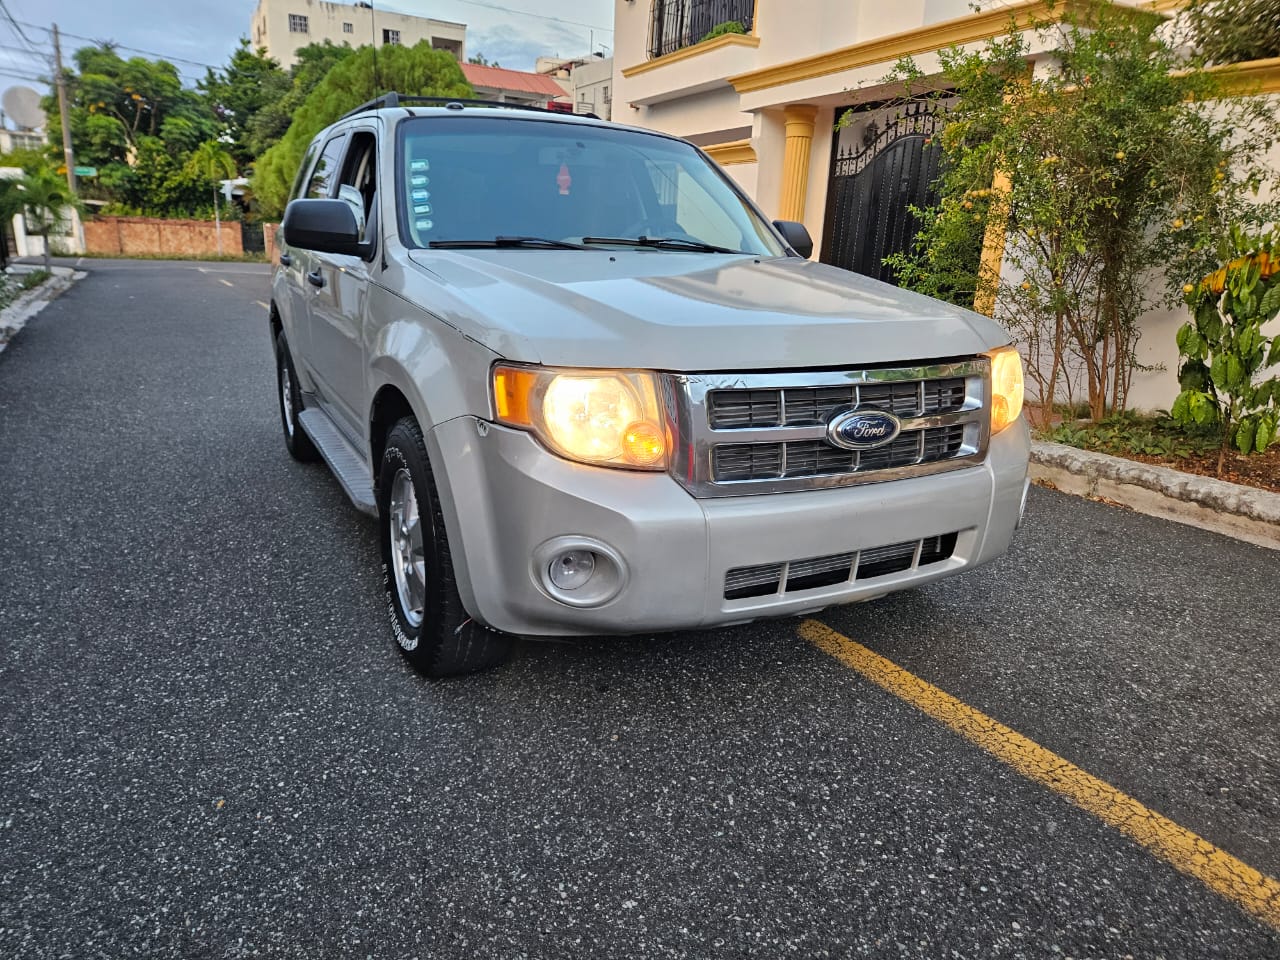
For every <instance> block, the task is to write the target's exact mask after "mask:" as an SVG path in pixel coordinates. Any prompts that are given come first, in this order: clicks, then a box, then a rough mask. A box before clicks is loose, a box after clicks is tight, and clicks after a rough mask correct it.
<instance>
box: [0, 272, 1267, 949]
mask: <svg viewBox="0 0 1280 960" xmlns="http://www.w3.org/2000/svg"><path fill="white" fill-rule="evenodd" d="M86 268H87V269H89V270H90V271H91V273H90V276H89V277H88V278H87V279H85V280H83V281H81V282H80V283H78V284H77V285H76V286H75V287H74V288H72V290H71V291H70V292H69V293H67V294H66V295H65V296H63V297H62V298H61V299H60V300H58V301H56V302H55V303H54V304H52V305H51V306H50V307H49V308H48V309H47V310H46V311H45V312H44V313H43V314H41V315H40V316H39V317H38V318H36V319H35V320H34V321H33V322H32V323H31V324H30V325H29V326H28V327H27V328H26V330H24V331H23V332H22V333H21V334H20V335H19V336H18V337H17V339H16V340H15V341H14V342H13V343H12V344H11V345H10V347H9V349H8V350H7V351H6V352H5V353H4V354H3V355H0V723H2V724H3V740H2V742H0V750H2V754H0V956H2V957H6V958H7V957H13V958H24V960H25V958H46V957H48V958H54V957H74V958H82V957H84V958H93V957H107V958H112V960H114V958H122V957H134V956H148V957H184V958H186V957H190V958H232V957H245V956H263V957H306V958H316V957H326V956H357V957H364V956H369V957H378V958H382V957H387V958H408V957H419V958H425V957H485V958H488V957H495V958H496V957H503V958H508V957H526V956H528V957H721V956H723V957H769V958H773V957H786V956H797V957H826V956H831V957H843V956H869V957H898V956H905V957H916V956H919V957H966V958H967V957H974V958H979V957H981V958H985V957H1029V958H1042V957H1075V958H1084V957H1090V958H1117V960H1119V958H1124V957H1134V958H1152V957H1165V958H1171V960H1172V958H1187V957H1224V958H1233V960H1238V958H1248V957H1253V958H1270V960H1274V958H1276V957H1280V934H1278V933H1277V932H1276V931H1275V930H1272V929H1271V928H1269V927H1267V926H1266V925H1264V924H1263V923H1261V922H1259V921H1258V920H1256V919H1254V918H1253V917H1252V916H1251V915H1249V914H1247V913H1245V912H1244V911H1242V910H1241V909H1239V908H1238V907H1237V906H1235V905H1234V904H1233V903H1231V902H1229V901H1228V900H1225V899H1222V898H1220V897H1219V896H1217V895H1216V894H1214V893H1212V892H1210V891H1209V890H1208V889H1207V888H1205V887H1204V886H1202V885H1201V884H1200V883H1199V882H1198V881H1196V880H1194V879H1192V878H1190V877H1187V876H1185V875H1183V874H1181V873H1179V872H1177V871H1176V870H1175V869H1173V868H1172V867H1171V866H1169V865H1168V864H1166V863H1165V862H1163V861H1162V860H1160V859H1158V858H1156V857H1154V856H1152V854H1150V853H1149V852H1148V851H1147V850H1145V849H1143V848H1142V847H1139V846H1137V845H1136V844H1134V843H1132V842H1130V841H1129V840H1127V839H1125V838H1124V837H1123V836H1121V835H1120V834H1119V833H1117V832H1116V831H1115V830H1113V829H1112V828H1110V827H1108V826H1106V825H1104V824H1103V823H1101V822H1099V821H1098V820H1096V819H1094V818H1093V817H1092V816H1091V815H1089V814H1087V813H1085V812H1083V811H1081V810H1079V809H1077V808H1076V807H1074V806H1072V805H1071V804H1070V803H1068V802H1067V801H1066V800H1064V799H1062V798H1061V797H1059V796H1058V795H1057V794H1055V793H1053V792H1051V791H1049V790H1047V789H1045V788H1044V787H1041V786H1039V785H1036V784H1034V783H1032V782H1030V781H1027V780H1025V779H1023V778H1022V777H1021V776H1020V775H1019V774H1018V773H1016V772H1014V771H1013V770H1012V769H1010V768H1009V767H1006V766H1004V765H1003V764H1002V763H1000V762H999V761H997V760H995V759H994V758H992V757H991V756H989V755H988V754H986V753H984V752H982V751H981V750H979V749H978V748H976V747H974V746H972V745H970V744H969V743H968V742H966V741H965V740H962V739H961V738H959V737H958V736H956V735H955V734H953V733H951V732H950V731H949V730H947V729H946V728H945V727H943V726H941V725H940V724H938V723H936V722H935V721H933V720H931V719H929V718H927V717H925V716H924V715H923V714H921V713H919V712H917V711H916V710H915V709H914V708H913V707H911V706H908V705H907V704H905V703H903V702H902V701H900V700H898V699H895V698H894V697H893V696H891V695H889V694H888V693H886V692H884V691H883V690H881V689H880V688H879V687H877V686H874V685H873V684H871V683H869V682H868V681H866V680H864V679H863V678H862V677H861V676H859V675H857V674H855V673H853V672H851V671H850V670H848V669H847V668H845V667H844V666H842V665H841V664H840V663H839V662H837V661H836V660H834V659H832V658H830V657H828V656H826V655H825V654H823V653H822V652H820V651H819V650H818V649H816V648H815V647H813V646H811V645H809V644H808V643H806V642H805V641H804V640H802V639H800V638H799V637H798V635H797V625H798V624H797V621H794V620H791V621H781V622H771V623H764V624H755V625H750V626H745V627H740V628H736V629H732V630H727V631H723V632H718V633H700V634H680V635H672V636H660V637H653V638H649V637H641V638H632V639H624V640H596V641H586V642H581V643H573V644H534V643H525V644H522V645H521V646H519V648H518V650H517V653H516V656H515V658H514V659H513V661H512V662H511V663H510V665H508V666H507V667H505V668H503V669H501V670H498V671H495V672H492V673H489V674H486V675H482V676H477V677H471V678H466V679H462V680H458V681H453V682H448V683H441V684H433V683H430V682H427V681H424V680H422V679H420V678H418V677H417V676H416V675H414V674H413V673H412V672H411V671H410V670H409V669H408V667H407V666H406V665H405V663H404V662H403V660H402V659H401V657H400V656H399V654H398V652H397V651H396V649H395V647H394V644H393V643H392V641H391V639H390V634H389V631H388V628H387V624H386V614H385V608H384V603H383V599H382V594H381V582H380V580H381V576H380V570H379V565H378V561H377V557H376V543H375V535H374V529H373V526H372V523H371V522H370V521H368V520H367V519H365V518H363V517H361V516H360V515H358V514H357V513H356V512H355V511H354V510H353V509H351V508H350V507H349V506H348V504H347V503H346V501H345V499H344V497H343V494H342V493H341V491H340V489H339V487H338V485H337V483H336V482H335V481H334V480H332V478H330V477H329V475H328V474H327V472H326V471H325V469H324V467H322V466H318V465H311V466H303V465H299V464H296V463H294V462H293V461H292V460H290V459H289V457H288V456H287V454H286V453H285V451H284V448H283V446H282V443H281V440H280V437H279V425H278V420H277V414H276V407H275V401H274V380H273V367H272V358H271V351H270V345H269V341H268V336H267V331H266V322H265V314H264V311H263V308H262V307H261V306H260V305H259V304H258V303H257V302H256V301H262V300H265V299H266V298H267V280H266V276H265V272H264V268H260V267H256V266H252V265H246V264H231V263H228V264H207V265H204V267H203V269H201V268H199V267H197V266H196V265H193V264H163V263H154V262H140V263H127V262H107V261H99V262H87V263H86ZM1278 585H1280V554H1278V553H1275V552H1269V551H1266V550H1263V549H1260V548H1256V547H1252V546H1249V545H1246V544H1242V543H1238V542H1235V541H1233V540H1229V539H1225V538H1222V537H1219V536H1215V535H1213V534H1209V533H1204V532H1201V531H1198V530H1194V529H1190V528H1186V527H1182V526H1178V525H1176V524H1172V523H1167V522H1163V521H1160V520H1154V519H1150V518H1147V517H1142V516H1138V515H1135V514H1132V513H1128V512H1125V511H1122V510H1118V509H1114V508H1111V507H1107V506H1104V505H1100V504H1094V503H1088V502H1084V501H1080V500H1076V499H1073V498H1069V497H1065V496H1062V495H1058V494H1055V493H1052V492H1048V491H1042V490H1036V491H1034V492H1033V496H1032V499H1031V503H1030V510H1029V521H1028V526H1027V527H1026V528H1025V529H1024V531H1023V532H1022V534H1021V535H1020V539H1019V540H1018V542H1017V545H1016V547H1015V549H1014V551H1013V552H1012V553H1011V555H1010V556H1008V557H1007V558H1005V559H1004V560H1002V561H1001V562H998V563H996V564H993V565H991V566H989V567H987V568H984V569H982V570H980V571H976V572H974V573H972V574H970V575H968V576H965V577H963V578H960V579H953V580H950V581H947V582H945V583H941V584H937V585H933V586H930V587H928V588H926V589H923V590H918V591H913V592H910V593H907V594H902V595H898V596H896V597H891V598H886V599H884V600H881V601H877V602H875V603H872V604H868V605H864V606H861V607H855V608H844V609H837V610H833V611H828V612H827V613H826V614H824V615H823V616H822V617H821V619H822V620H823V621H824V622H825V623H827V624H829V625H831V626H832V627H834V628H835V629H837V630H839V631H841V632H842V633H844V634H846V635H848V636H850V637H852V638H854V639H855V640H858V641H860V642H861V643H864V644H866V645H867V646H869V647H870V648H871V649H873V650H875V651H877V652H879V653H881V654H883V655H885V656H887V657H889V658H890V659H892V660H893V661H895V662H896V663H898V664H899V665H901V666H903V667H905V668H906V669H908V670H911V671H913V672H914V673H916V674H917V675H918V676H920V677H922V678H924V679H925V680H927V681H929V682H931V683H934V684H936V685H937V686H939V687H941V688H942V689H944V690H946V691H947V692H949V693H951V694H952V695H954V696H956V697H958V698H960V699H961V700H963V701H965V702H967V703H969V704H971V705H973V706H974V707H977V708H978V709H980V710H982V711H984V712H986V713H988V714H990V715H991V716H992V717H995V718H996V719H998V720H1000V721H1002V722H1003V723H1005V724H1007V725H1008V726H1010V727H1012V728H1013V729H1015V730H1017V731H1019V732H1020V733H1022V734H1024V735H1026V736H1027V737H1030V738H1032V739H1033V740H1035V741H1037V742H1039V743H1040V744H1042V745H1044V746H1045V747H1047V748H1049V749H1050V750H1053V751H1055V752H1056V753H1058V754H1060V755H1061V756H1063V757H1065V758H1066V759H1068V760H1070V761H1072V762H1073V763H1076V764H1078V765H1079V766H1081V767H1083V768H1084V769H1086V770H1088V771H1089V772H1091V773H1093V774H1095V775H1097V776H1099V777H1101V778H1103V779H1104V780H1106V781H1108V782H1109V783H1111V784H1112V785H1114V786H1115V787H1117V788H1119V789H1121V790H1123V791H1125V792H1127V793H1128V794H1130V795H1132V796H1134V797H1136V798H1137V799H1139V800H1141V801H1142V802H1143V803H1145V804H1147V805H1149V806H1151V807H1153V808H1154V809H1156V810H1158V811H1159V812H1160V813H1162V814H1164V815H1165V816H1167V817H1169V818H1171V819H1172V820H1174V821H1176V822H1177V823H1179V824H1181V825H1182V826H1185V827H1187V828H1189V829H1191V830H1194V831H1196V832H1197V833H1199V834H1201V835H1202V836H1204V837H1205V838H1206V839H1208V840H1209V841H1212V842H1213V843H1215V844H1218V845H1219V846H1221V847H1222V848H1223V849H1225V850H1227V851H1228V852H1230V853H1231V854H1234V855H1235V856H1236V857H1239V858H1240V859H1242V860H1244V861H1246V862H1247V863H1249V864H1251V865H1252V866H1254V867H1256V868H1257V869H1259V870H1261V871H1263V872H1264V873H1268V874H1271V875H1272V876H1277V875H1280V682H1278V681H1280V655H1278V654H1280V629H1278V628H1277V627H1276V619H1275V598H1276V590H1277V586H1278Z"/></svg>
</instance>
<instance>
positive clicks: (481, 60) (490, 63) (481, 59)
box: [467, 53, 502, 67]
mask: <svg viewBox="0 0 1280 960" xmlns="http://www.w3.org/2000/svg"><path fill="white" fill-rule="evenodd" d="M467 63H474V64H475V65H476V66H477V67H500V66H502V64H500V63H499V62H498V61H497V60H490V59H489V58H488V57H486V56H485V55H484V54H483V53H477V54H475V55H474V56H470V57H467Z"/></svg>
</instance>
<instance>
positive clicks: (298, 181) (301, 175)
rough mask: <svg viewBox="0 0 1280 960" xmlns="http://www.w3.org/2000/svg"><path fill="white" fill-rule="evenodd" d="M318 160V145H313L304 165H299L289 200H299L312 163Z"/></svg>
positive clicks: (304, 159) (304, 158) (308, 150)
mask: <svg viewBox="0 0 1280 960" xmlns="http://www.w3.org/2000/svg"><path fill="white" fill-rule="evenodd" d="M315 158H316V145H315V144H314V143H313V144H312V145H311V146H310V147H308V148H307V155H306V156H305V157H303V158H302V163H301V164H299V165H298V172H297V174H296V175H295V176H294V178H293V189H292V190H290V191H289V199H290V200H297V199H298V196H299V195H300V194H301V193H302V184H303V181H304V180H305V179H306V176H307V171H308V170H310V169H311V161H312V160H314V159H315Z"/></svg>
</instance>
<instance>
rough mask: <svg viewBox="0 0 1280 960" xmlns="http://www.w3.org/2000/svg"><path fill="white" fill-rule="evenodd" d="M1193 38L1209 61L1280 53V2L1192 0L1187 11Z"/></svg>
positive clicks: (1267, 56) (1222, 61) (1266, 57)
mask: <svg viewBox="0 0 1280 960" xmlns="http://www.w3.org/2000/svg"><path fill="white" fill-rule="evenodd" d="M1183 16H1184V19H1185V23H1186V27H1187V31H1188V33H1189V34H1190V36H1191V41H1192V42H1193V43H1194V44H1195V46H1196V48H1197V49H1198V50H1199V52H1200V54H1201V55H1202V56H1203V57H1204V58H1205V59H1206V60H1207V61H1208V62H1209V63H1239V62H1241V61H1245V60H1266V59H1268V58H1270V57H1280V3H1276V2H1275V0H1193V2H1192V3H1190V4H1189V5H1188V6H1187V9H1186V10H1185V12H1184V15H1183Z"/></svg>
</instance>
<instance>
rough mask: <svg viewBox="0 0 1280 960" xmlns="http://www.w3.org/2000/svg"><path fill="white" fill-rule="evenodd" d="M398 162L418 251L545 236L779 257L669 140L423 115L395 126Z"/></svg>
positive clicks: (409, 231) (757, 224) (694, 156)
mask: <svg viewBox="0 0 1280 960" xmlns="http://www.w3.org/2000/svg"><path fill="white" fill-rule="evenodd" d="M397 159H398V163H397V167H398V170H397V177H398V180H399V183H398V184H397V189H398V192H399V197H398V200H399V204H398V206H399V212H400V223H401V231H400V232H401V237H402V239H403V240H404V242H405V243H406V244H407V245H409V246H412V247H426V246H445V245H451V244H456V243H457V242H459V241H494V240H496V238H503V239H504V240H505V241H506V243H505V245H506V246H512V244H511V243H510V240H511V238H538V239H540V240H544V241H555V242H563V243H573V244H581V243H583V242H584V241H585V242H586V244H587V245H588V246H590V247H595V246H597V245H598V246H599V247H600V248H601V249H605V248H611V249H615V250H616V249H619V247H622V248H623V249H625V247H626V244H624V243H620V241H625V240H629V239H635V240H637V241H638V240H640V239H641V238H644V239H645V240H647V241H650V242H649V243H647V244H641V243H637V244H636V248H637V249H645V250H651V251H655V250H663V251H677V250H697V249H700V248H701V249H702V250H703V252H715V251H713V250H712V249H711V248H715V249H716V250H728V251H732V252H735V253H737V252H742V253H749V254H754V255H757V256H780V255H781V254H782V252H783V250H782V247H781V245H780V244H779V243H778V241H777V239H776V238H775V237H774V236H773V234H772V232H771V231H770V229H769V227H768V225H767V224H765V223H764V222H763V221H762V220H761V219H760V217H759V216H758V215H757V214H756V213H755V212H753V211H752V210H751V208H750V207H748V206H747V205H746V203H745V202H744V201H743V200H742V198H741V197H740V196H739V195H738V193H737V192H736V191H735V190H734V189H733V188H732V187H730V186H729V184H728V183H727V182H726V180H725V178H724V177H723V176H722V175H721V174H720V172H719V171H718V170H717V169H716V168H715V167H714V166H712V165H711V164H710V163H709V162H708V161H707V160H705V159H704V158H703V157H702V156H701V155H700V154H699V153H698V152H697V151H696V150H695V149H694V148H693V147H691V146H689V145H688V144H686V143H683V142H681V141H678V140H671V139H668V138H666V137H660V136H651V135H649V134H644V133H637V132H634V131H629V130H619V129H613V128H609V127H597V126H591V125H586V124H570V123H563V122H555V121H546V120H526V119H523V118H520V119H516V118H512V117H510V116H504V117H502V118H500V119H497V118H491V117H476V116H465V117H419V118H416V119H411V120H406V121H405V122H403V123H402V124H401V125H400V149H399V151H398V155H397ZM655 239H669V240H671V241H672V242H671V243H668V244H661V245H658V246H655V245H654V244H653V243H652V242H651V241H653V240H655ZM597 241H602V242H600V243H597ZM525 246H527V247H528V248H530V249H536V248H537V245H534V244H526V245H525Z"/></svg>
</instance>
